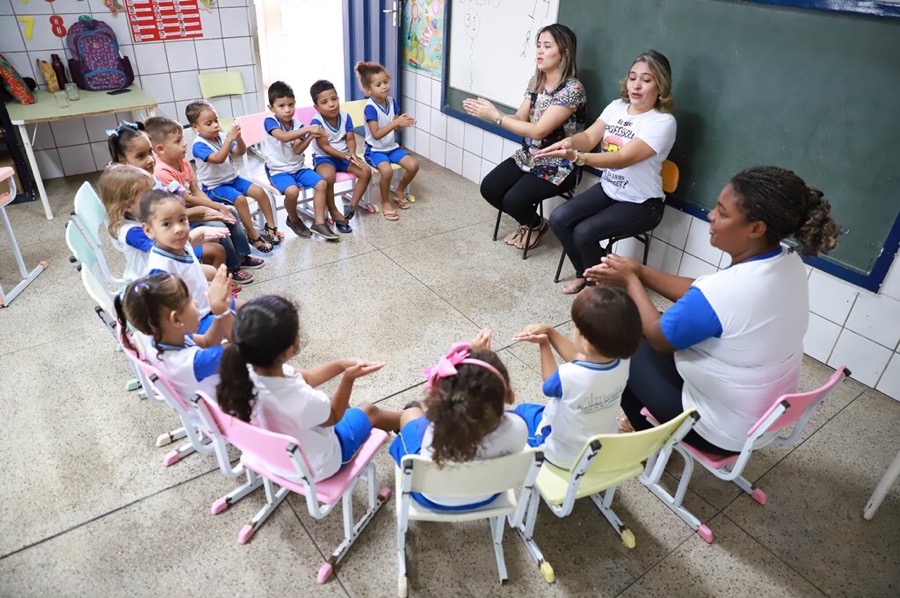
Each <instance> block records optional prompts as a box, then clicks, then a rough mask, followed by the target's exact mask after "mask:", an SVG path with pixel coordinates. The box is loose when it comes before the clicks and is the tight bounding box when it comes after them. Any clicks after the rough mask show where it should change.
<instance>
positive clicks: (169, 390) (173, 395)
mask: <svg viewBox="0 0 900 598" xmlns="http://www.w3.org/2000/svg"><path fill="white" fill-rule="evenodd" d="M132 342H135V344H138V343H137V341H136V340H133V341H132ZM122 352H123V353H125V355H127V356H128V359H130V360H131V362H132V363H134V365H135V366H136V367H137V368H138V369H139V370H140V371H141V374H142V376H141V378H142V379H143V380H145V381H146V384H147V385H148V386H149V388H148V389H146V390H148V391H151V392H152V393H153V394H154V396H155V397H157V398H158V399H159V400H160V401H163V402H164V403H165V404H166V405H168V406H169V407H171V408H172V409H174V410H175V411H177V412H178V413H179V414H183V415H190V416H191V419H196V416H194V415H193V412H192V410H191V408H190V405H188V403H187V401H186V400H185V398H184V397H182V396H181V395H179V393H178V391H177V390H175V388H174V387H173V386H172V384H171V383H170V382H169V381H168V380H167V379H166V377H165V376H164V375H163V373H162V372H160V371H159V369H157V368H156V367H154V366H153V365H151V364H150V363H148V362H147V361H145V360H144V359H142V358H141V356H140V355H138V354H137V353H135V352H134V351H132V350H131V349H129V348H128V347H126V346H125V345H122Z"/></svg>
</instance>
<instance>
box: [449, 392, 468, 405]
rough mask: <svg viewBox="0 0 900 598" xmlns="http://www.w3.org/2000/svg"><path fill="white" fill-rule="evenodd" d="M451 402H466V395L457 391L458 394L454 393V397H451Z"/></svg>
mask: <svg viewBox="0 0 900 598" xmlns="http://www.w3.org/2000/svg"><path fill="white" fill-rule="evenodd" d="M450 402H451V403H465V402H466V397H465V396H464V395H461V394H459V393H457V394H455V395H453V396H452V397H450Z"/></svg>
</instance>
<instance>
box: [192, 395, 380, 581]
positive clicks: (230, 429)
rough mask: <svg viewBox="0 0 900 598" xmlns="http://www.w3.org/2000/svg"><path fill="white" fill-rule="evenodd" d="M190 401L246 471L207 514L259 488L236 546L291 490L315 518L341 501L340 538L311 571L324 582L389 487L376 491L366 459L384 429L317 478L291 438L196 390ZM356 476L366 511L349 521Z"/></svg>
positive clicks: (372, 468)
mask: <svg viewBox="0 0 900 598" xmlns="http://www.w3.org/2000/svg"><path fill="white" fill-rule="evenodd" d="M190 403H191V406H192V407H193V408H194V409H195V410H196V411H197V413H198V414H199V417H200V418H201V421H203V423H204V425H205V427H206V429H207V430H208V431H209V433H210V434H211V435H212V436H214V437H215V436H219V437H220V438H222V439H223V440H224V441H226V442H228V443H230V444H232V445H234V446H235V447H237V448H238V449H240V450H241V465H243V466H244V470H245V471H246V473H247V482H246V483H245V484H243V485H241V486H239V487H238V488H236V489H235V490H233V491H231V492H230V493H229V494H227V495H226V496H224V497H222V498H220V499H218V500H216V501H215V502H214V503H213V504H212V508H211V509H210V510H211V511H212V514H213V515H218V514H219V513H221V512H223V511H225V510H226V509H228V507H230V506H231V505H233V504H234V503H236V502H237V501H239V500H241V499H242V498H244V497H245V496H247V495H249V494H250V493H251V492H253V491H254V490H256V489H258V488H260V487H262V488H264V489H265V492H266V505H265V506H264V507H263V508H262V509H260V511H259V512H258V513H257V514H256V515H255V516H254V517H253V519H252V520H250V522H249V523H247V524H245V525H244V526H243V527H242V528H241V531H240V533H238V543H239V544H246V543H247V542H248V541H249V540H250V538H251V537H252V536H253V534H254V533H256V530H258V529H259V528H260V527H261V526H262V524H263V523H265V521H266V519H267V518H268V517H269V515H271V514H272V513H274V512H275V509H277V508H278V505H280V504H281V502H282V501H283V500H284V499H285V498H287V496H288V495H289V494H290V493H291V492H295V493H297V494H300V495H303V496H304V497H306V508H307V511H309V514H310V515H312V517H314V518H315V519H317V520H320V519H324V518H325V517H327V516H328V515H329V513H331V511H332V510H333V509H334V507H335V506H336V505H337V504H338V502H340V503H342V505H343V514H344V539H343V541H342V542H341V543H340V544H339V545H338V547H337V548H336V549H335V550H334V551H333V552H332V553H331V556H330V557H329V558H328V559H327V560H326V561H325V562H324V563H323V564H322V566H321V567H320V568H319V571H318V574H317V575H316V581H318V583H325V582H326V581H328V579H329V578H330V577H331V575H332V573H333V572H334V567H336V566H337V565H338V563H340V561H341V559H343V558H344V557H345V556H346V555H347V551H349V550H350V547H351V546H352V545H353V543H354V542H355V541H356V539H357V538H358V537H359V535H360V534H361V533H362V531H363V529H364V528H365V527H366V525H368V523H369V522H370V521H371V520H372V517H373V516H374V515H375V513H376V512H377V511H378V509H380V508H381V506H382V505H383V504H384V503H385V502H386V501H387V500H388V499H389V498H390V496H391V489H390V488H382V489H381V491H380V492H376V483H375V464H374V463H373V462H372V458H373V457H374V456H375V453H376V452H377V451H378V449H379V448H380V447H381V445H382V444H384V443H385V441H387V433H386V432H384V431H382V430H372V433H371V434H370V435H369V439H368V440H367V441H366V442H365V444H363V445H362V446H361V447H360V449H359V450H358V451H357V453H356V455H355V456H354V457H353V459H352V460H351V461H350V463H349V464H348V465H347V466H345V467H344V468H343V469H341V470H340V471H339V472H337V473H336V474H334V475H333V476H331V477H330V478H328V479H326V480H322V481H319V482H317V481H315V479H314V477H313V475H312V473H311V471H310V467H309V462H308V461H307V459H306V455H304V453H303V448H302V447H301V446H300V445H299V443H298V442H297V440H296V439H295V438H291V437H290V436H286V435H284V434H277V433H275V432H270V431H268V430H264V429H262V428H258V427H256V426H253V425H251V424H249V423H247V422H244V421H241V420H239V419H238V418H236V417H232V416H231V415H228V414H227V413H225V412H224V411H222V410H221V409H220V408H219V406H218V405H217V404H216V402H215V401H213V400H211V399H210V398H209V397H207V396H206V395H205V394H203V393H202V392H198V393H197V394H196V395H194V396H193V397H191V399H190ZM362 479H365V482H366V487H367V490H368V493H367V495H368V509H367V510H366V512H365V513H364V514H363V515H362V516H361V517H360V518H359V519H358V520H357V521H356V522H355V524H354V521H353V490H354V488H356V485H357V484H358V483H359V481H360V480H362Z"/></svg>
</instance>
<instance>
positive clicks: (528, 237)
mask: <svg viewBox="0 0 900 598" xmlns="http://www.w3.org/2000/svg"><path fill="white" fill-rule="evenodd" d="M530 243H531V228H530V227H526V229H525V247H524V248H523V249H522V259H523V260H527V259H528V245H529V244H530Z"/></svg>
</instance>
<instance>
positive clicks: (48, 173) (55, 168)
mask: <svg viewBox="0 0 900 598" xmlns="http://www.w3.org/2000/svg"><path fill="white" fill-rule="evenodd" d="M34 159H35V161H37V164H38V170H40V171H41V178H42V179H44V180H46V179H56V178H59V177H61V176H63V169H62V165H61V164H60V162H59V152H58V151H57V150H56V148H53V149H46V150H41V151H39V152H34Z"/></svg>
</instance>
